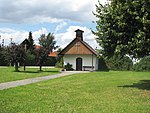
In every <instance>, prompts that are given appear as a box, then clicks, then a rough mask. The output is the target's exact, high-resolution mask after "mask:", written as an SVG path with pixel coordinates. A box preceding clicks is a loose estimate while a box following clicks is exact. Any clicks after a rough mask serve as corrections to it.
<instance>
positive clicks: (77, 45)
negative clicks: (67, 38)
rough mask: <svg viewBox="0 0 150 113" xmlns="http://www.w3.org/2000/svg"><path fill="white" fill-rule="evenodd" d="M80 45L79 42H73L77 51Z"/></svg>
mask: <svg viewBox="0 0 150 113" xmlns="http://www.w3.org/2000/svg"><path fill="white" fill-rule="evenodd" d="M79 46H80V44H79V43H78V42H77V43H76V44H75V47H76V48H77V52H78V51H79V48H78V47H79Z"/></svg>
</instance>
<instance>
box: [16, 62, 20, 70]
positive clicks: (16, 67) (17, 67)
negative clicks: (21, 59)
mask: <svg viewBox="0 0 150 113" xmlns="http://www.w3.org/2000/svg"><path fill="white" fill-rule="evenodd" d="M15 71H16V72H18V71H19V70H18V62H15Z"/></svg>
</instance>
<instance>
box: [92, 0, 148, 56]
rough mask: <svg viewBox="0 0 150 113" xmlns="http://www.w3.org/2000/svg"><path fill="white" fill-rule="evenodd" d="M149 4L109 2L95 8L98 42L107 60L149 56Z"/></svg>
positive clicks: (140, 0)
mask: <svg viewBox="0 0 150 113" xmlns="http://www.w3.org/2000/svg"><path fill="white" fill-rule="evenodd" d="M149 7H150V1H149V0H110V2H109V4H105V5H102V4H101V3H100V2H99V4H98V5H96V13H95V14H94V15H95V16H96V17H97V18H98V21H97V22H96V23H97V26H96V31H94V32H93V33H94V34H95V35H96V36H98V38H97V42H98V43H99V44H100V46H101V47H102V48H103V49H102V53H103V55H104V56H108V57H111V56H113V55H114V54H116V53H117V54H120V55H126V54H128V55H130V56H131V57H133V58H142V57H144V56H148V55H150V9H149Z"/></svg>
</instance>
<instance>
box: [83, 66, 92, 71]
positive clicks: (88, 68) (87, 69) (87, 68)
mask: <svg viewBox="0 0 150 113" xmlns="http://www.w3.org/2000/svg"><path fill="white" fill-rule="evenodd" d="M93 69H94V66H83V70H84V71H91V70H93Z"/></svg>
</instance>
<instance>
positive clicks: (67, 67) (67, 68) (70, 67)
mask: <svg viewBox="0 0 150 113" xmlns="http://www.w3.org/2000/svg"><path fill="white" fill-rule="evenodd" d="M64 68H65V69H66V71H72V70H73V68H72V64H69V63H67V65H65V67H64Z"/></svg>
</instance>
